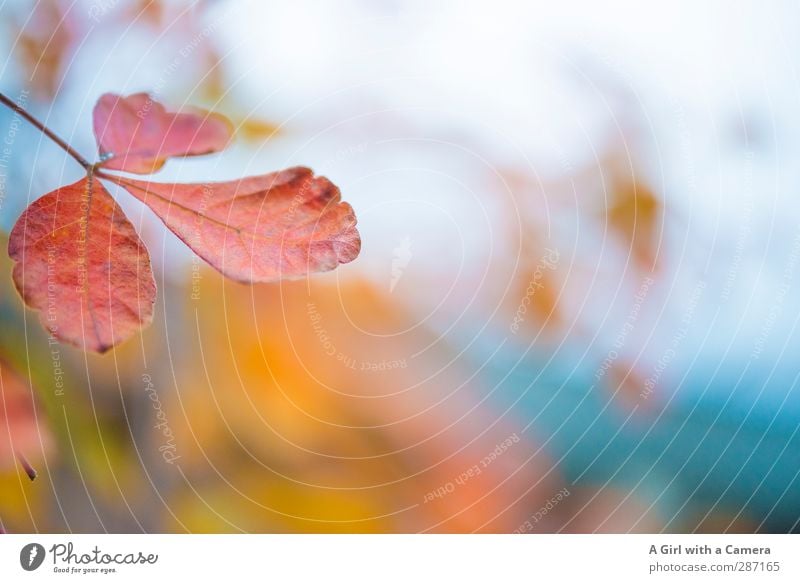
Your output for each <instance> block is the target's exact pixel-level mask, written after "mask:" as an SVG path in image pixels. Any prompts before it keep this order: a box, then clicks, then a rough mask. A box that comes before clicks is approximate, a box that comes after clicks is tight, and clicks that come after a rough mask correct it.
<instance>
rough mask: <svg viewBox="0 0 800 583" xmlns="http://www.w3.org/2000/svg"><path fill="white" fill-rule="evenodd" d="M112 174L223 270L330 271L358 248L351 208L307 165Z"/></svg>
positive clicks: (249, 278) (266, 273)
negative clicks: (254, 172) (174, 180)
mask: <svg viewBox="0 0 800 583" xmlns="http://www.w3.org/2000/svg"><path fill="white" fill-rule="evenodd" d="M112 179H113V180H115V181H116V182H118V183H119V184H120V185H121V186H123V187H124V188H125V189H127V190H128V191H129V192H130V193H131V194H133V195H134V196H135V197H137V198H138V199H140V200H141V201H142V202H144V203H145V204H147V205H148V206H149V207H150V208H151V209H153V211H154V212H155V213H156V214H157V215H158V216H159V217H160V218H161V220H162V221H164V224H166V225H167V227H169V228H170V230H172V231H173V232H174V233H175V234H176V235H178V237H180V238H181V240H183V241H184V242H185V243H186V244H187V245H188V246H189V247H191V248H192V249H193V250H194V251H195V252H196V253H197V254H198V255H199V256H200V257H202V258H203V259H205V260H206V261H208V262H209V263H210V264H211V265H212V266H213V267H215V268H216V269H218V270H219V271H220V272H222V273H223V274H224V275H226V276H228V277H230V278H233V279H236V280H238V281H243V282H248V283H252V282H268V281H276V280H278V279H283V278H291V277H300V276H303V275H306V274H309V273H313V272H318V271H329V270H331V269H334V268H336V267H337V266H338V265H339V264H341V263H348V262H350V261H352V260H353V259H355V258H356V257H357V256H358V253H359V251H360V250H361V239H360V237H359V234H358V231H357V230H356V227H355V225H356V218H355V214H354V213H353V209H352V208H351V207H350V205H349V204H347V203H346V202H342V201H341V197H340V194H339V189H338V188H336V186H334V185H333V184H332V183H331V182H330V181H329V180H328V179H327V178H324V177H321V176H316V177H315V176H314V174H313V172H312V171H311V170H309V169H308V168H301V167H296V168H289V169H288V170H283V171H281V172H273V173H270V174H264V175H262V176H253V177H250V178H242V179H239V180H233V181H230V182H216V183H213V182H212V183H207V184H159V183H155V182H145V181H140V180H133V179H128V178H120V177H113V178H112Z"/></svg>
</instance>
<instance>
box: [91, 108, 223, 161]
mask: <svg viewBox="0 0 800 583" xmlns="http://www.w3.org/2000/svg"><path fill="white" fill-rule="evenodd" d="M94 135H95V137H96V138H97V144H98V146H99V149H100V154H101V155H102V156H106V157H109V156H110V158H109V159H108V160H106V161H105V162H103V164H102V166H103V168H107V169H109V170H122V171H124V172H133V173H136V174H150V173H152V172H155V171H156V170H158V169H159V168H161V167H162V166H163V165H164V163H165V162H166V161H167V159H168V158H173V157H176V156H199V155H202V154H210V153H213V152H219V151H220V150H222V149H224V148H225V146H227V144H228V142H229V141H230V139H231V136H232V135H233V127H232V126H231V123H230V122H229V121H228V120H227V119H226V118H225V117H223V116H221V115H218V114H213V113H209V112H206V111H201V110H196V111H193V112H191V113H172V112H168V111H166V110H165V109H164V106H163V105H161V104H160V103H159V102H157V101H155V100H154V99H152V98H151V97H150V96H149V95H148V94H146V93H136V94H134V95H129V96H128V97H121V96H119V95H114V94H113V93H106V94H105V95H103V96H102V97H100V99H99V100H98V101H97V105H95V107H94Z"/></svg>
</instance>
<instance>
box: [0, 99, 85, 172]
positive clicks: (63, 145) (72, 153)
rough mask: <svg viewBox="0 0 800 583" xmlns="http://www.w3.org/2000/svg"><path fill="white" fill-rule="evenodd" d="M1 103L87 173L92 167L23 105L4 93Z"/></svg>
mask: <svg viewBox="0 0 800 583" xmlns="http://www.w3.org/2000/svg"><path fill="white" fill-rule="evenodd" d="M0 103H2V104H3V105H5V106H6V107H8V108H9V109H12V110H13V111H16V112H17V113H18V114H19V115H21V116H22V117H24V118H25V119H26V120H28V121H29V122H30V123H31V124H32V125H34V126H36V127H37V128H38V129H39V131H41V132H42V133H43V134H44V135H46V136H47V137H48V138H50V139H51V140H53V141H54V142H55V143H56V144H57V145H58V147H59V148H61V149H62V150H64V151H65V152H66V153H67V154H69V155H70V156H72V157H73V158H74V159H75V161H76V162H77V163H78V164H80V165H81V166H83V167H84V168H85V169H86V170H87V171H88V170H89V169H90V168H91V167H92V165H91V164H89V162H88V161H87V160H86V158H84V157H83V156H81V155H80V154H78V152H76V151H75V150H74V149H73V148H72V146H70V145H69V144H68V143H66V142H65V141H64V140H62V139H61V138H59V137H58V136H57V135H56V134H55V133H53V131H52V130H51V129H50V128H48V127H47V126H46V125H44V124H43V123H42V122H40V121H39V120H38V119H36V118H35V117H33V116H32V115H31V114H30V113H28V112H27V111H25V109H24V108H23V107H22V106H21V105H19V104H17V103H15V102H14V101H12V100H11V99H9V98H8V97H6V96H5V95H3V94H2V93H0Z"/></svg>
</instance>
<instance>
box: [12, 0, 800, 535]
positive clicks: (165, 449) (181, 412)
mask: <svg viewBox="0 0 800 583" xmlns="http://www.w3.org/2000/svg"><path fill="white" fill-rule="evenodd" d="M798 22H800V7H798V6H797V5H796V4H794V3H790V2H785V3H769V4H764V3H757V2H733V3H731V2H707V3H700V4H698V3H694V2H688V1H687V2H670V3H664V4H662V5H652V4H649V3H648V4H647V5H643V4H641V3H637V2H633V1H630V2H604V3H591V2H585V1H584V2H569V1H567V2H559V3H552V2H525V3H523V2H518V3H517V2H502V1H501V2H492V3H485V2H452V1H441V2H428V1H423V0H416V1H410V2H398V1H395V0H383V1H377V2H375V1H370V2H367V1H366V0H345V1H342V2H337V3H323V2H313V1H306V0H303V1H292V2H289V1H286V2H278V1H275V2H271V1H270V2H260V1H256V0H250V1H236V0H216V1H212V0H206V1H203V0H198V1H194V2H189V1H182V0H173V1H168V0H138V1H137V0H127V1H126V0H91V1H90V0H86V1H83V0H39V1H33V0H30V1H29V0H0V28H1V29H2V34H0V55H3V60H2V61H0V90H2V92H3V93H5V94H6V95H8V96H9V97H10V98H12V99H14V100H15V101H17V102H18V103H20V104H21V105H23V106H24V107H25V108H27V109H28V110H29V111H30V112H32V113H33V114H34V115H36V116H38V117H39V118H40V119H41V120H43V121H44V122H45V123H46V124H47V125H48V126H49V127H51V128H52V129H53V130H55V131H56V132H57V133H58V134H59V135H61V136H62V137H63V138H65V139H66V140H67V141H68V142H69V143H71V144H72V145H73V146H74V147H75V148H76V149H78V150H79V151H80V152H82V153H83V154H84V155H85V156H87V157H88V158H90V159H92V157H93V153H94V152H95V151H96V146H95V144H94V139H93V137H92V135H91V110H92V107H93V105H94V103H95V101H96V100H97V98H98V97H99V96H100V95H101V94H102V93H105V92H109V91H110V92H115V93H121V94H128V93H134V92H139V91H149V92H150V93H151V94H152V95H153V96H154V97H156V98H157V99H158V100H160V101H163V102H165V103H166V104H168V105H170V106H172V107H174V108H181V107H186V106H190V105H193V106H201V107H205V108H208V109H212V110H214V111H217V112H219V113H222V114H224V115H226V116H228V117H229V118H230V119H231V120H232V121H233V123H234V124H235V126H236V141H235V144H234V145H233V146H232V147H231V148H229V149H228V150H227V151H225V152H223V153H222V154H218V155H215V156H211V157H202V158H196V159H191V160H173V161H170V162H169V163H168V164H167V166H166V167H165V169H164V170H163V171H162V172H161V175H160V176H159V179H162V180H164V181H194V182H197V181H200V180H209V179H212V180H223V179H232V178H235V177H238V176H242V175H249V174H262V173H265V172H269V171H273V170H277V169H281V168H285V167H288V166H293V165H298V164H301V165H306V166H310V167H312V168H313V169H314V170H315V171H316V172H317V173H319V174H323V175H326V176H328V177H329V178H330V179H331V180H333V181H334V182H335V183H336V184H337V185H339V187H340V188H341V190H342V193H343V198H344V199H345V200H347V201H348V202H350V203H351V204H352V205H353V207H354V208H355V211H356V214H357V216H358V219H359V229H360V232H361V235H362V239H363V247H362V252H361V256H360V257H359V258H358V259H357V260H356V261H354V262H353V263H351V264H348V265H344V266H341V267H340V268H339V269H338V270H336V271H334V272H331V273H328V274H323V275H315V276H313V277H310V278H308V279H307V280H303V281H293V282H282V283H277V284H272V285H258V286H251V287H249V286H243V285H240V284H237V283H235V282H231V281H227V280H225V279H224V278H223V277H222V276H220V275H218V274H217V273H216V272H215V271H213V270H212V269H211V268H209V267H207V266H206V265H205V264H204V263H202V261H200V260H198V259H197V258H196V257H194V256H193V255H192V254H191V252H190V251H188V250H187V249H186V248H185V247H184V246H183V245H182V244H180V243H179V242H178V241H177V239H175V238H174V237H173V236H172V235H171V234H169V233H168V232H166V230H165V229H164V228H163V226H162V225H161V223H160V222H159V221H158V219H156V218H155V217H154V216H153V215H152V214H151V213H150V212H149V210H147V209H146V208H144V207H143V206H142V205H140V204H139V203H138V202H137V201H135V200H133V199H132V198H131V197H129V196H126V195H125V193H122V192H117V191H114V194H115V195H117V196H118V200H119V201H120V203H121V204H122V206H123V208H124V209H125V210H126V212H127V213H128V216H129V217H130V218H131V220H132V222H133V223H134V224H135V225H136V227H137V229H138V230H139V232H140V233H141V235H142V238H143V239H144V240H145V242H146V243H147V245H148V247H149V249H150V253H151V257H152V260H153V263H154V269H155V271H156V279H157V282H158V287H159V295H158V300H157V306H156V318H155V322H154V324H153V325H152V326H151V327H149V328H148V329H147V330H145V331H144V332H143V333H142V334H141V337H137V338H136V339H134V340H131V341H129V342H127V343H126V344H124V345H123V346H121V347H119V348H118V349H116V350H115V351H113V352H111V353H110V354H108V355H105V356H102V357H101V356H96V355H93V354H84V353H83V352H81V351H79V350H76V349H73V348H72V347H70V346H66V345H63V344H60V343H58V342H56V341H54V340H53V339H49V338H48V336H47V333H46V332H45V331H44V329H43V328H42V327H41V325H40V323H39V321H38V317H37V314H35V313H33V312H30V311H27V310H25V309H24V308H23V306H22V302H21V300H20V298H19V297H18V295H17V293H16V292H15V290H14V287H13V284H12V282H11V265H10V260H9V259H8V258H7V254H6V253H5V252H3V253H2V254H0V389H1V390H2V395H1V396H2V407H0V525H2V528H3V529H4V530H5V531H8V532H519V533H527V532H790V531H797V530H798V528H799V525H800V481H799V480H798V474H800V436H798V426H799V425H800V389H798V375H799V374H800V367H798V365H797V351H798V349H800V331H798V330H797V326H798V318H800V301H798V299H797V298H798V293H797V292H798V285H797V281H796V279H797V273H798V272H800V268H798V266H797V263H798V254H800V222H799V221H798V218H800V204H798V202H797V201H798V198H797V197H798V192H799V191H800V165H798V164H797V163H796V161H795V158H796V157H797V156H798V154H800V114H798V112H797V111H798V107H797V103H798V97H800V86H798V71H797V67H796V62H797V59H798V56H800V39H798V36H797V34H796V28H797V24H798ZM0 140H2V143H1V144H0V154H2V155H1V156H0V246H1V247H2V248H3V249H5V245H6V241H7V233H8V231H9V230H10V228H11V227H12V225H13V224H14V222H15V221H16V219H17V217H18V216H19V214H20V213H21V212H22V210H23V209H24V208H25V206H26V205H27V204H29V203H30V202H32V201H33V200H35V199H36V198H38V197H39V196H41V195H43V194H44V193H46V192H48V191H49V190H51V189H53V188H55V187H57V186H59V185H61V184H64V183H66V182H68V181H73V180H76V179H78V178H79V177H80V175H81V173H82V169H81V168H80V167H79V166H77V165H76V164H75V163H74V162H73V161H72V160H71V159H69V158H67V157H66V156H65V155H64V153H63V152H62V151H60V150H59V149H57V148H56V147H55V146H54V145H53V144H52V143H50V142H49V141H48V140H47V139H46V138H43V137H42V136H41V135H40V134H39V133H38V132H37V131H35V130H34V129H33V128H32V127H31V126H29V125H27V124H26V123H25V122H24V121H23V120H21V119H20V118H19V117H18V116H16V115H14V114H13V113H12V112H10V111H7V110H3V111H0ZM15 452H16V455H15ZM20 455H22V456H24V457H25V458H26V459H27V460H28V462H29V463H30V464H31V465H33V466H34V467H35V468H36V470H37V471H38V472H39V477H38V478H37V480H36V481H34V482H30V481H29V480H28V478H27V476H26V475H25V472H24V468H23V467H22V466H21V464H20V462H19V459H18V458H19V456H20Z"/></svg>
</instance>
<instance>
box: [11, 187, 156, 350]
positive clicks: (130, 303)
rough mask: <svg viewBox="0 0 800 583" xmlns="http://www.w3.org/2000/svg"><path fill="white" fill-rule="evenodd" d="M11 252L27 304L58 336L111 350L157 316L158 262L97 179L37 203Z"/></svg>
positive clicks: (23, 219)
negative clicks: (152, 259) (154, 265)
mask: <svg viewBox="0 0 800 583" xmlns="http://www.w3.org/2000/svg"><path fill="white" fill-rule="evenodd" d="M8 254H9V255H10V256H11V259H13V260H14V261H15V262H16V264H15V265H14V274H13V275H14V283H15V284H16V286H17V289H18V290H19V292H20V294H21V295H22V297H23V299H24V300H25V303H26V304H27V305H28V306H30V307H31V308H33V309H35V310H40V312H41V313H40V315H39V317H40V319H41V321H42V323H43V324H44V326H45V327H46V328H47V329H49V330H50V332H51V334H53V335H54V336H56V337H57V338H60V339H61V340H64V341H66V342H69V343H71V344H75V345H76V346H79V347H82V348H84V349H85V350H94V351H96V352H105V351H106V350H108V349H109V348H111V347H112V346H114V345H116V344H118V343H120V342H122V341H123V340H125V339H126V338H128V337H130V336H131V335H133V334H134V333H135V332H136V331H137V330H139V328H141V327H142V326H143V325H145V324H148V323H149V322H150V321H151V320H152V317H153V303H154V301H155V294H156V286H155V281H154V280H153V273H152V271H151V270H150V257H149V256H148V254H147V249H146V248H145V246H144V244H143V243H142V241H141V240H140V239H139V236H138V235H137V234H136V231H135V230H134V228H133V225H131V223H130V221H128V219H127V217H126V216H125V215H124V214H123V212H122V209H121V208H119V206H117V204H116V202H115V201H114V199H112V198H111V196H110V195H109V193H108V191H107V190H106V189H105V188H104V187H103V186H102V185H101V184H99V183H98V182H97V181H96V180H92V179H91V178H83V179H81V180H79V181H78V182H76V183H74V184H71V185H69V186H64V187H61V188H59V189H57V190H54V191H52V192H50V193H48V194H46V195H44V196H43V197H41V198H40V199H38V200H36V201H35V202H34V203H33V204H31V205H30V206H29V207H28V208H27V209H26V210H25V212H24V213H22V216H20V218H19V220H18V221H17V224H16V225H14V228H13V229H12V231H11V235H10V237H9V243H8Z"/></svg>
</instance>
